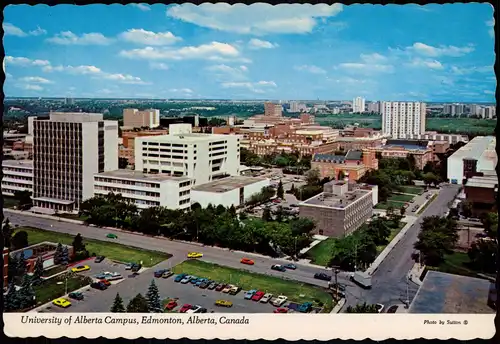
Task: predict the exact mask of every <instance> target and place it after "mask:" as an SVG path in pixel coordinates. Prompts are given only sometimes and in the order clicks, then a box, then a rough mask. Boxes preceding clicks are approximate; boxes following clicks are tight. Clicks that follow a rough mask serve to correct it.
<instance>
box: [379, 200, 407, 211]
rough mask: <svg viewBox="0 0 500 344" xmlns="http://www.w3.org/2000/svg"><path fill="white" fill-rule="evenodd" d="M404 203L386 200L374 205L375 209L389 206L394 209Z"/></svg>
mask: <svg viewBox="0 0 500 344" xmlns="http://www.w3.org/2000/svg"><path fill="white" fill-rule="evenodd" d="M404 204H405V202H400V201H391V200H387V202H380V203H377V205H376V206H375V209H387V208H389V207H390V206H392V207H393V208H394V209H399V208H401V207H402V206H403V205H404Z"/></svg>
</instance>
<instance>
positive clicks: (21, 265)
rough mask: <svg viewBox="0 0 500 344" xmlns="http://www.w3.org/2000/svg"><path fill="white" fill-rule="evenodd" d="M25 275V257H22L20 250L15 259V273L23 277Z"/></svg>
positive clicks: (22, 252) (22, 253)
mask: <svg viewBox="0 0 500 344" xmlns="http://www.w3.org/2000/svg"><path fill="white" fill-rule="evenodd" d="M24 275H26V258H25V257H24V251H21V254H20V255H19V258H18V261H17V274H16V276H18V277H23V276H24Z"/></svg>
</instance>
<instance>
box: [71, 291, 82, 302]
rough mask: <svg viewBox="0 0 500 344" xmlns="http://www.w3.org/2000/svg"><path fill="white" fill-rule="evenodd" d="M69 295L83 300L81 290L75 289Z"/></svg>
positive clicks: (74, 298)
mask: <svg viewBox="0 0 500 344" xmlns="http://www.w3.org/2000/svg"><path fill="white" fill-rule="evenodd" d="M68 296H69V298H70V299H73V300H79V301H81V300H83V294H82V293H80V292H79V291H74V292H72V293H69V294H68Z"/></svg>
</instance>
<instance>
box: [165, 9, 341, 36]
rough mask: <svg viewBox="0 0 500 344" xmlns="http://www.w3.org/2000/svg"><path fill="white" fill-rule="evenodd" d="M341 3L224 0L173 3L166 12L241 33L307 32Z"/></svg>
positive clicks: (334, 13)
mask: <svg viewBox="0 0 500 344" xmlns="http://www.w3.org/2000/svg"><path fill="white" fill-rule="evenodd" d="M342 8H343V7H342V4H333V5H326V4H319V5H310V4H280V5H275V6H273V5H270V4H264V3H256V4H251V5H244V4H235V5H229V4H227V3H216V4H209V3H204V4H201V5H198V6H197V5H193V4H187V3H186V4H182V5H174V6H172V7H170V8H169V9H168V10H167V16H169V17H172V18H176V19H179V20H182V21H184V22H187V23H192V24H196V25H198V26H202V27H207V28H210V29H215V30H220V31H228V32H235V33H240V34H256V35H265V34H279V33H298V34H300V33H309V32H311V31H312V30H313V29H314V27H315V26H316V24H317V20H318V19H324V18H329V17H334V16H335V15H337V14H338V13H339V12H341V11H342Z"/></svg>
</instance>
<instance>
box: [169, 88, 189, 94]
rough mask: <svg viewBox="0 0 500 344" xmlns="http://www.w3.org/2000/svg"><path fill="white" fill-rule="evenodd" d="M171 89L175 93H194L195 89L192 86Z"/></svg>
mask: <svg viewBox="0 0 500 344" xmlns="http://www.w3.org/2000/svg"><path fill="white" fill-rule="evenodd" d="M169 91H170V92H174V93H187V94H191V93H194V91H193V90H192V89H190V88H171V89H170V90H169Z"/></svg>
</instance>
